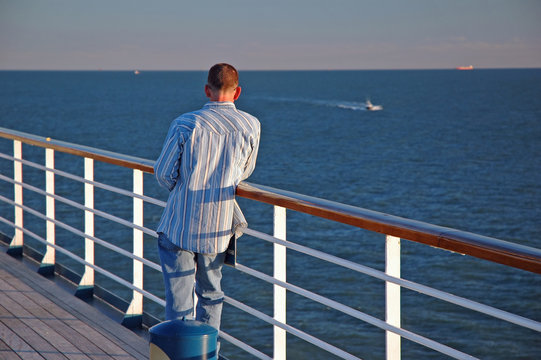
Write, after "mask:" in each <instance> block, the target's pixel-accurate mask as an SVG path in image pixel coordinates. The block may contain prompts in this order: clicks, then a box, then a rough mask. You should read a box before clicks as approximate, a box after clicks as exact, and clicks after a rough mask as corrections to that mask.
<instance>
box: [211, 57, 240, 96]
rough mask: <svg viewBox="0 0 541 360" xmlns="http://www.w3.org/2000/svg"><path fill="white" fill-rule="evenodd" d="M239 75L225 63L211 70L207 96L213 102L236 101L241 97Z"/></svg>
mask: <svg viewBox="0 0 541 360" xmlns="http://www.w3.org/2000/svg"><path fill="white" fill-rule="evenodd" d="M240 91H241V89H240V86H239V73H238V72H237V69H235V68H234V67H233V66H231V65H229V64H225V63H220V64H216V65H214V66H213V67H211V68H210V70H209V74H208V80H207V84H206V85H205V94H206V95H207V97H208V98H209V99H210V100H212V101H235V100H237V99H238V98H239V96H240Z"/></svg>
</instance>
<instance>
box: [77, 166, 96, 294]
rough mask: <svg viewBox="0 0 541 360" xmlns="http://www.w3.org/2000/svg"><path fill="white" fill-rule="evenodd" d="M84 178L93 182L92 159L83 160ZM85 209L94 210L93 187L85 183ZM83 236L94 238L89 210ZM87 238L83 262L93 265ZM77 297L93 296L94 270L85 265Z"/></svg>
mask: <svg viewBox="0 0 541 360" xmlns="http://www.w3.org/2000/svg"><path fill="white" fill-rule="evenodd" d="M84 164H85V165H84V176H85V180H88V181H94V159H91V158H85V160H84ZM84 188H85V207H86V208H88V209H94V185H92V184H89V183H85V187H84ZM85 235H88V236H89V237H93V236H94V213H93V212H92V211H90V210H85ZM89 237H87V238H85V261H86V262H87V263H89V264H92V265H93V264H94V240H92V239H90V238H89ZM75 294H76V295H77V296H78V297H81V298H87V297H91V296H92V295H93V294H94V269H93V268H92V267H91V266H89V265H85V272H84V274H83V277H82V278H81V281H80V282H79V286H78V287H77V291H76V293H75Z"/></svg>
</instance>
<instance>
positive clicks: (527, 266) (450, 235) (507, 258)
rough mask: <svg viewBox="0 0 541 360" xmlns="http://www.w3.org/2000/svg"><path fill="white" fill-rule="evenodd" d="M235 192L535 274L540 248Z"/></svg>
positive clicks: (129, 163)
mask: <svg viewBox="0 0 541 360" xmlns="http://www.w3.org/2000/svg"><path fill="white" fill-rule="evenodd" d="M0 137H4V138H7V139H12V140H19V141H21V142H24V143H27V144H30V145H35V146H41V147H44V148H52V149H55V150H58V151H61V152H64V153H68V154H73V155H78V156H84V157H88V158H92V159H95V160H99V161H103V162H106V163H110V164H114V165H120V166H124V167H128V168H133V169H138V170H141V171H144V172H147V173H153V172H154V169H153V165H154V161H152V160H147V159H142V158H137V157H133V156H128V155H123V154H119V153H114V152H110V151H105V150H101V149H95V148H92V147H88V146H82V145H77V144H72V143H68V142H65V141H60V140H56V139H50V138H45V137H41V136H36V135H31V134H27V133H23V132H19V131H14V130H10V129H6V128H2V127H0ZM237 195H238V196H241V197H244V198H247V199H252V200H256V201H260V202H264V203H268V204H271V205H277V206H282V207H285V208H287V209H291V210H295V211H299V212H302V213H306V214H311V215H314V216H318V217H322V218H326V219H329V220H333V221H336V222H340V223H344V224H349V225H352V226H356V227H359V228H363V229H366V230H370V231H375V232H378V233H382V234H386V235H392V236H396V237H399V238H402V239H407V240H411V241H415V242H419V243H422V244H426V245H430V246H434V247H437V248H441V249H444V250H449V251H453V252H458V253H461V254H466V255H470V256H474V257H477V258H480V259H485V260H489V261H492V262H496V263H500V264H503V265H507V266H511V267H515V268H518V269H523V270H527V271H531V272H534V273H538V274H541V250H539V249H536V248H533V247H529V246H524V245H519V244H514V243H510V242H507V241H503V240H499V239H495V238H491V237H486V236H482V235H478V234H474V233H469V232H465V231H460V230H455V229H451V228H447V227H443V226H437V225H432V224H428V223H424V222H420V221H416V220H411V219H406V218H401V217H398V216H393V215H389V214H385V213H380V212H376V211H372V210H367V209H363V208H359V207H355V206H350V205H345V204H341V203H337V202H333V201H329V200H324V199H320V198H315V197H310V196H306V195H302V194H298V193H294V192H290V191H285V190H280V189H275V188H272V187H268V186H264V185H257V184H252V183H247V182H242V183H241V184H239V186H238V188H237Z"/></svg>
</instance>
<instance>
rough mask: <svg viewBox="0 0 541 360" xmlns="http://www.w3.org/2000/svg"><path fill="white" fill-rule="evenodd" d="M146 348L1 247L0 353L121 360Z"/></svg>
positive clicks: (140, 356)
mask: <svg viewBox="0 0 541 360" xmlns="http://www.w3.org/2000/svg"><path fill="white" fill-rule="evenodd" d="M0 249H2V248H1V247H0ZM148 353H149V344H148V342H147V340H145V339H144V338H142V337H140V336H138V335H137V334H135V333H133V332H132V331H130V330H129V329H127V328H125V327H123V326H122V325H120V324H119V323H117V322H116V321H114V320H112V319H111V318H110V317H108V316H106V315H104V314H103V313H102V312H100V311H98V310H97V309H96V308H94V307H92V306H91V305H89V304H87V303H85V302H84V301H82V300H80V299H78V298H76V297H75V296H73V294H72V293H69V292H68V291H66V290H65V289H63V288H62V287H60V286H58V285H57V284H55V283H54V282H53V281H51V280H49V279H47V278H45V277H43V276H41V275H39V274H37V273H36V272H35V271H33V270H32V269H30V268H29V267H28V266H27V265H26V264H24V263H23V262H22V261H21V260H19V259H15V258H12V257H11V256H9V255H7V254H5V253H4V252H3V251H0V359H2V360H4V359H5V360H11V359H81V360H83V359H84V360H90V359H100V360H106V359H118V360H121V359H122V360H124V359H148Z"/></svg>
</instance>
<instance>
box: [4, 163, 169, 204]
mask: <svg viewBox="0 0 541 360" xmlns="http://www.w3.org/2000/svg"><path fill="white" fill-rule="evenodd" d="M0 158H4V159H6V160H12V161H15V162H18V163H21V164H23V165H27V166H31V167H33V168H35V169H39V170H43V171H50V172H52V173H54V174H57V175H60V176H63V177H65V178H68V179H71V180H75V181H77V182H80V183H84V184H91V185H94V186H95V187H97V188H101V189H103V190H107V191H111V192H114V193H117V194H120V195H125V196H128V197H133V198H137V199H141V200H143V201H146V202H148V203H151V204H154V205H158V206H161V207H165V205H166V202H165V201H162V200H158V199H155V198H153V197H150V196H145V195H140V194H136V193H134V192H132V191H128V190H125V189H121V188H119V187H116V186H111V185H107V184H104V183H101V182H98V181H90V180H87V179H85V178H84V177H81V176H77V175H73V174H70V173H68V172H65V171H62V170H58V169H51V168H48V167H46V166H43V165H40V164H37V163H35V162H32V161H28V160H25V159H17V158H15V157H13V156H9V155H6V154H3V153H0Z"/></svg>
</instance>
